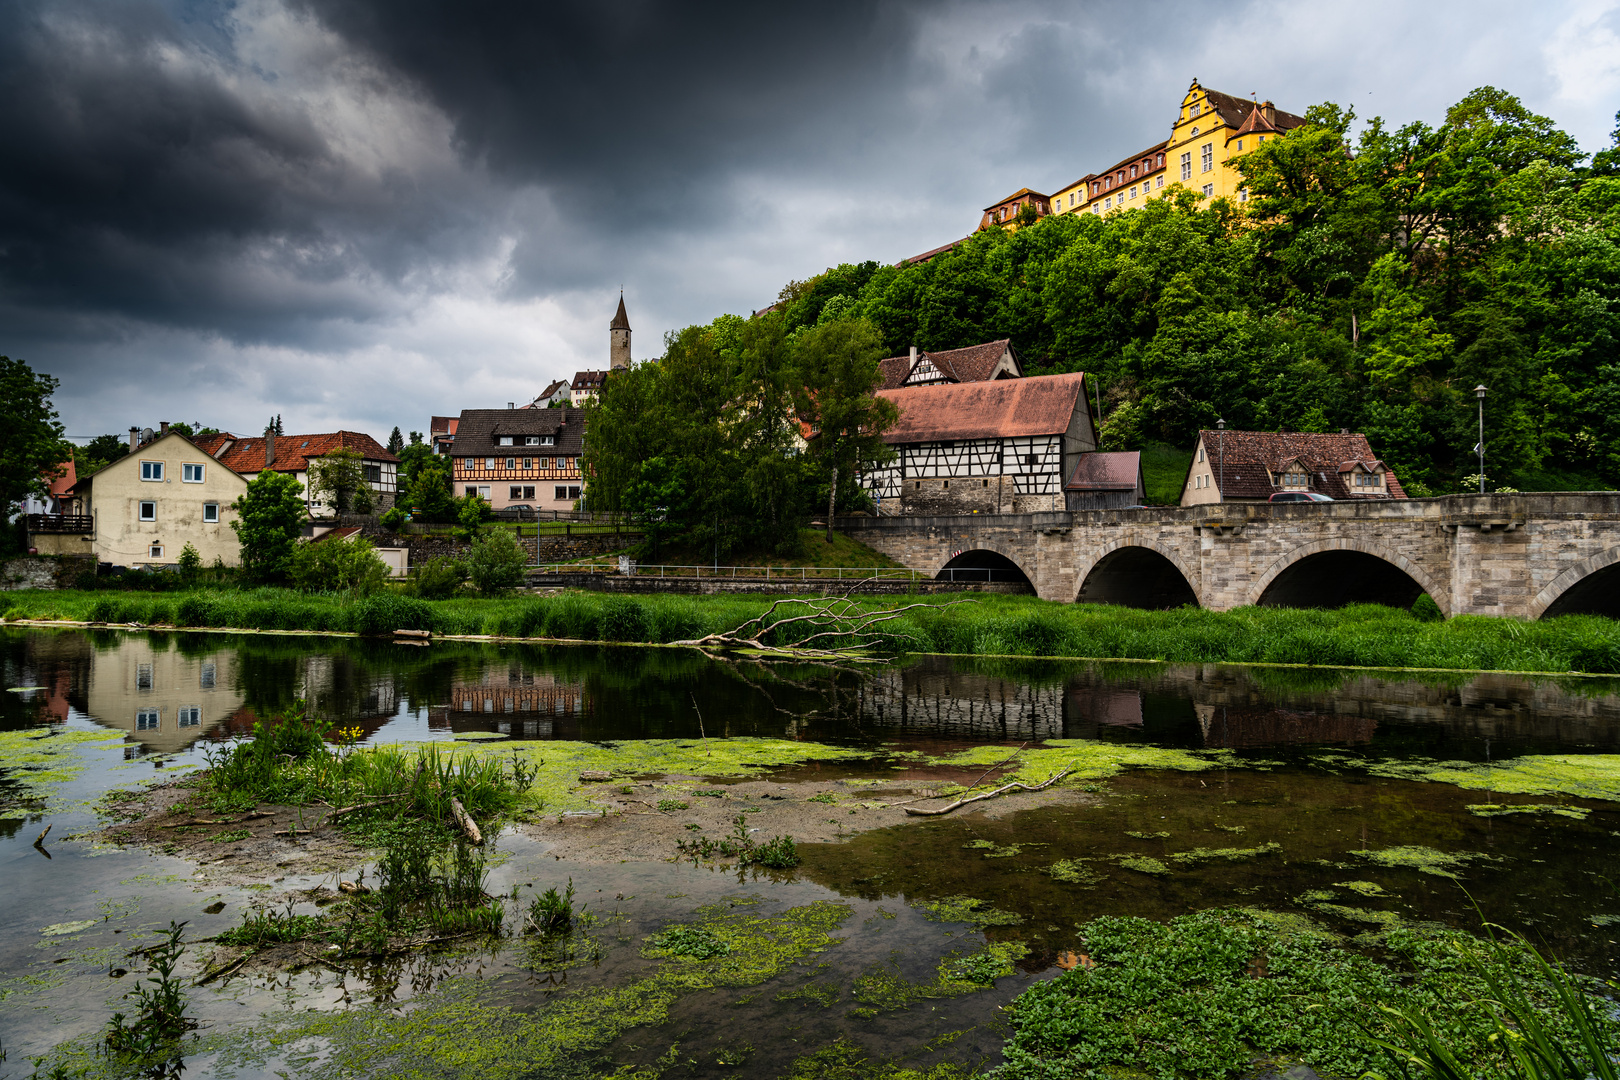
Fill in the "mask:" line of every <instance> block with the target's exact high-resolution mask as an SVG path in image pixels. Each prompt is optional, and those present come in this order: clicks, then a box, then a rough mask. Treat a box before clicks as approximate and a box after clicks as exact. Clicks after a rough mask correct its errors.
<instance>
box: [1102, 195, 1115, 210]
mask: <svg viewBox="0 0 1620 1080" xmlns="http://www.w3.org/2000/svg"><path fill="white" fill-rule="evenodd" d="M1103 207H1104V208H1105V209H1108V210H1112V209H1113V208H1114V197H1113V196H1112V195H1110V196H1108V198H1106V199H1104V200H1103Z"/></svg>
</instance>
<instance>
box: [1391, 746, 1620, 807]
mask: <svg viewBox="0 0 1620 1080" xmlns="http://www.w3.org/2000/svg"><path fill="white" fill-rule="evenodd" d="M1367 771H1368V772H1369V773H1371V774H1372V775H1374V776H1388V777H1393V778H1396V779H1400V780H1426V781H1429V782H1431V783H1440V784H1455V785H1456V786H1457V787H1460V788H1467V789H1468V790H1470V791H1495V792H1500V793H1502V794H1504V795H1568V796H1571V797H1574V798H1579V799H1604V800H1606V801H1609V802H1620V754H1530V755H1526V756H1525V757H1519V758H1511V759H1509V760H1507V761H1497V762H1492V763H1489V764H1484V763H1480V762H1472V761H1433V760H1428V759H1423V758H1418V759H1414V760H1407V761H1381V762H1373V763H1370V764H1369V765H1368V766H1367Z"/></svg>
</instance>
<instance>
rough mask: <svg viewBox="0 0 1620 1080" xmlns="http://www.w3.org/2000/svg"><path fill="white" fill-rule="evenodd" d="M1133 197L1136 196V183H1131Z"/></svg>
mask: <svg viewBox="0 0 1620 1080" xmlns="http://www.w3.org/2000/svg"><path fill="white" fill-rule="evenodd" d="M1131 198H1133V199H1134V198H1136V185H1135V184H1132V185H1131Z"/></svg>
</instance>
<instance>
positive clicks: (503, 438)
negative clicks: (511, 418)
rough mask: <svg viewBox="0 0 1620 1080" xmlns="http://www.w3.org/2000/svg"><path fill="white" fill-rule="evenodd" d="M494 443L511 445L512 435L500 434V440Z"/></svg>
mask: <svg viewBox="0 0 1620 1080" xmlns="http://www.w3.org/2000/svg"><path fill="white" fill-rule="evenodd" d="M495 445H496V446H511V445H512V436H510V435H502V436H501V437H500V441H499V442H497V443H496V444H495Z"/></svg>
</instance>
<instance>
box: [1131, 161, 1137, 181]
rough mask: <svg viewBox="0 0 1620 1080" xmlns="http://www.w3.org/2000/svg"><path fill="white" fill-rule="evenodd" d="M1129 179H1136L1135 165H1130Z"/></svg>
mask: <svg viewBox="0 0 1620 1080" xmlns="http://www.w3.org/2000/svg"><path fill="white" fill-rule="evenodd" d="M1131 179H1132V180H1134V179H1136V166H1135V165H1132V166H1131Z"/></svg>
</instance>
